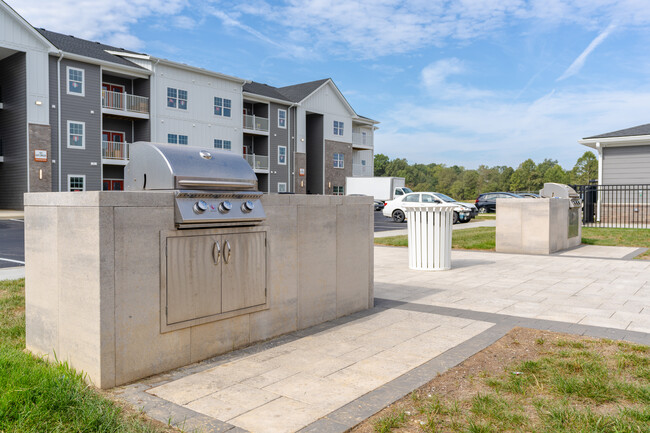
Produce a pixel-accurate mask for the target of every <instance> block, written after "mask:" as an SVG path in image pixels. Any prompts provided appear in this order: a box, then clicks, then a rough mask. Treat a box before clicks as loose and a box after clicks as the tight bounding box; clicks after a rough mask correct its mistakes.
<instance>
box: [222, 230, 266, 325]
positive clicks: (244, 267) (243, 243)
mask: <svg viewBox="0 0 650 433" xmlns="http://www.w3.org/2000/svg"><path fill="white" fill-rule="evenodd" d="M222 239H223V242H221V251H222V256H223V263H222V289H221V290H222V292H221V302H222V310H223V312H224V313H225V312H227V311H235V310H240V309H242V308H247V307H254V306H256V305H262V304H264V303H265V302H266V234H265V233H263V232H258V233H241V234H230V235H222Z"/></svg>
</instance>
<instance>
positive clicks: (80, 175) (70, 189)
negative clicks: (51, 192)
mask: <svg viewBox="0 0 650 433" xmlns="http://www.w3.org/2000/svg"><path fill="white" fill-rule="evenodd" d="M73 177H80V178H82V179H83V183H84V186H83V189H82V191H85V190H86V175H85V174H69V175H68V192H72V188H70V179H72V178H73Z"/></svg>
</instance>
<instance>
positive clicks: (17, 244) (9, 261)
mask: <svg viewBox="0 0 650 433" xmlns="http://www.w3.org/2000/svg"><path fill="white" fill-rule="evenodd" d="M24 264H25V236H24V223H23V221H22V220H0V268H12V267H15V266H23V265H24Z"/></svg>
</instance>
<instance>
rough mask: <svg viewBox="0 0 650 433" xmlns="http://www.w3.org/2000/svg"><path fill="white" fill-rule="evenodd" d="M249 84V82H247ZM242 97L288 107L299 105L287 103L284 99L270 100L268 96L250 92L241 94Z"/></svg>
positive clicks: (298, 103) (297, 103)
mask: <svg viewBox="0 0 650 433" xmlns="http://www.w3.org/2000/svg"><path fill="white" fill-rule="evenodd" d="M247 82H249V81H247ZM242 94H243V95H244V97H248V98H250V99H257V100H264V101H269V102H275V103H276V104H282V105H289V106H298V105H300V102H291V101H287V100H284V99H277V98H272V97H270V96H264V95H260V94H259V93H252V92H246V91H244V92H242Z"/></svg>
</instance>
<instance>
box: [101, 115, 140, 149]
mask: <svg viewBox="0 0 650 433" xmlns="http://www.w3.org/2000/svg"><path fill="white" fill-rule="evenodd" d="M133 129H134V125H133V121H131V120H127V119H117V118H115V117H104V119H103V124H102V131H112V132H124V140H126V142H127V143H133Z"/></svg>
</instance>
